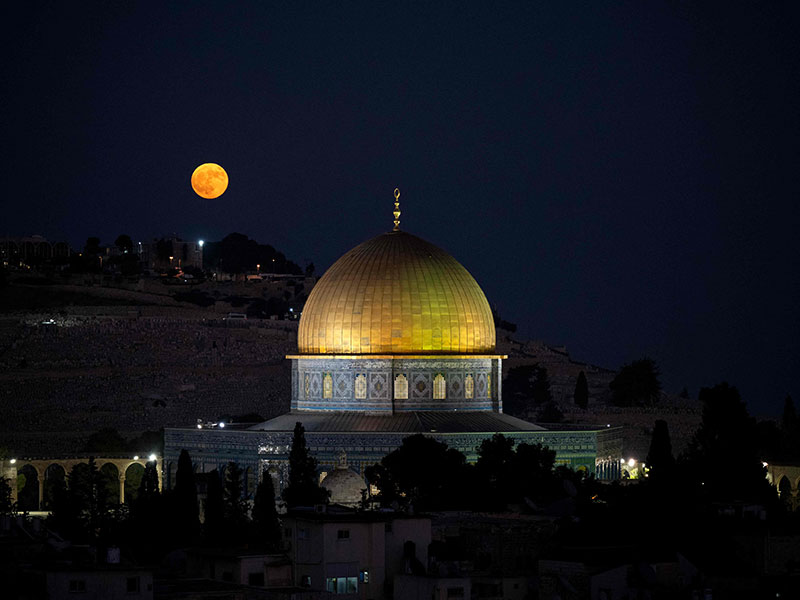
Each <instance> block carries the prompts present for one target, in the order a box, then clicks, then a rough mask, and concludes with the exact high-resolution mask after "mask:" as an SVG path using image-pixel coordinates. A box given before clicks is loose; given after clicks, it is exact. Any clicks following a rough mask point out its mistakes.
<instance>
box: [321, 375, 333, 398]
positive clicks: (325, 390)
mask: <svg viewBox="0 0 800 600" xmlns="http://www.w3.org/2000/svg"><path fill="white" fill-rule="evenodd" d="M322 397H323V398H333V377H331V374H330V373H325V377H323V378H322Z"/></svg>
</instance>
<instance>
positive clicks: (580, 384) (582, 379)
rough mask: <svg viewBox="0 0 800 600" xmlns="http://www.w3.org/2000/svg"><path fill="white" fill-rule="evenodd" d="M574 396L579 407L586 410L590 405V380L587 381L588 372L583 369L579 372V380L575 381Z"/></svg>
mask: <svg viewBox="0 0 800 600" xmlns="http://www.w3.org/2000/svg"><path fill="white" fill-rule="evenodd" d="M572 397H573V399H574V400H575V405H576V406H577V407H578V408H582V409H583V410H586V408H587V407H588V406H589V382H588V381H586V374H585V373H584V372H583V371H581V372H580V373H578V381H576V382H575V393H574V394H573V395H572Z"/></svg>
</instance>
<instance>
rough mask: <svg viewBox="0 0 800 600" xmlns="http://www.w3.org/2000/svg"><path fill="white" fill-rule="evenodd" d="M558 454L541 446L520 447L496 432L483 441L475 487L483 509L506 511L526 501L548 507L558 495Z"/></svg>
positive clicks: (526, 445) (525, 445)
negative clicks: (556, 467) (511, 505)
mask: <svg viewBox="0 0 800 600" xmlns="http://www.w3.org/2000/svg"><path fill="white" fill-rule="evenodd" d="M555 459H556V453H555V451H554V450H550V449H549V448H547V447H546V446H542V445H541V444H519V445H517V446H516V448H515V442H514V440H513V439H511V438H508V437H506V436H504V435H503V434H500V433H496V434H494V435H493V436H492V437H491V438H490V439H488V440H484V441H483V442H481V445H480V447H479V449H478V462H477V463H476V464H475V472H474V475H475V477H474V481H473V482H472V486H471V487H472V488H473V490H474V494H473V495H474V498H475V500H476V505H475V506H474V508H479V509H482V510H503V509H505V508H506V507H507V505H508V504H524V503H525V502H526V499H527V500H528V501H530V502H533V503H537V504H546V503H549V502H551V501H553V500H554V499H555V498H556V497H557V496H558V495H559V482H558V479H557V477H556V475H555V472H554V466H555Z"/></svg>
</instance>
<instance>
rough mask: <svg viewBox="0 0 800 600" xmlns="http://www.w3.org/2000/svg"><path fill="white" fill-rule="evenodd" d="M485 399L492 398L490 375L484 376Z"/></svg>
mask: <svg viewBox="0 0 800 600" xmlns="http://www.w3.org/2000/svg"><path fill="white" fill-rule="evenodd" d="M486 397H487V398H491V397H492V374H491V373H489V374H488V375H487V376H486Z"/></svg>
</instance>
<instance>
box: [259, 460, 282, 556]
mask: <svg viewBox="0 0 800 600" xmlns="http://www.w3.org/2000/svg"><path fill="white" fill-rule="evenodd" d="M253 533H254V537H255V540H254V541H255V542H256V544H260V545H264V546H266V547H267V548H269V549H270V550H277V549H278V548H279V547H280V542H281V524H280V521H279V519H278V511H277V510H276V509H275V486H274V485H273V483H272V476H271V475H270V474H269V471H264V472H263V473H262V475H261V483H259V484H258V488H256V497H255V500H254V501H253Z"/></svg>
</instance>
